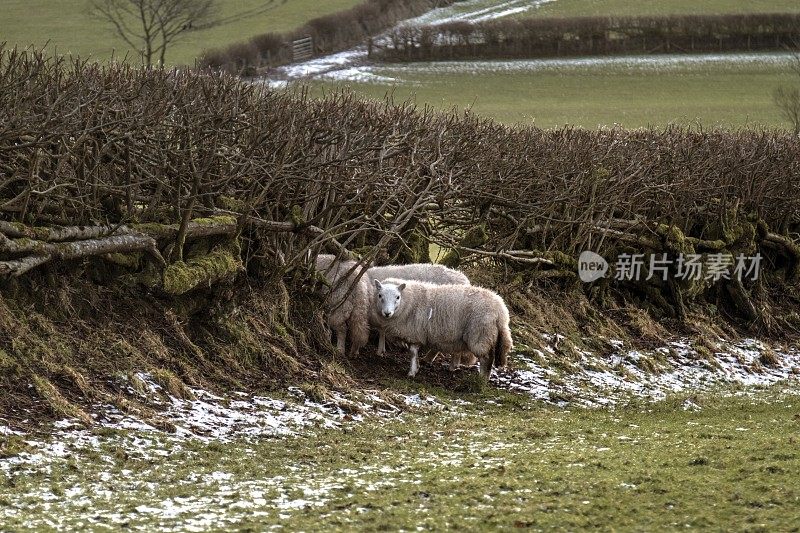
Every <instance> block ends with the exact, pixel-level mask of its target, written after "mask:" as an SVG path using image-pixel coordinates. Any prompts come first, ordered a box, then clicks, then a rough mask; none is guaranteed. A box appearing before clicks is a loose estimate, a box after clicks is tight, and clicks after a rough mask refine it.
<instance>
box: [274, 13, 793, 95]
mask: <svg viewBox="0 0 800 533" xmlns="http://www.w3.org/2000/svg"><path fill="white" fill-rule="evenodd" d="M554 1H557V0H467V1H465V2H457V3H455V4H452V5H450V6H448V7H443V8H439V9H434V10H432V11H430V12H428V13H425V14H424V15H421V16H419V17H416V18H413V19H409V20H405V21H403V22H401V23H400V24H398V26H424V25H436V24H443V23H447V22H455V21H464V22H480V21H484V20H490V19H496V18H502V17H508V16H511V15H516V14H519V13H523V12H526V11H530V10H534V9H537V8H539V7H540V6H542V5H544V4H547V3H550V2H554ZM375 43H376V44H377V45H385V44H387V43H388V41H387V40H386V37H385V36H376V38H375ZM792 62H793V55H792V54H790V53H731V54H713V53H712V54H659V55H632V56H594V57H576V58H555V59H531V60H487V61H437V62H420V63H402V64H376V63H371V62H370V61H369V59H368V56H367V47H366V46H357V47H354V48H352V49H350V50H345V51H342V52H337V53H335V54H331V55H328V56H324V57H318V58H314V59H310V60H308V61H304V62H300V63H295V64H292V65H287V66H284V67H279V68H277V69H274V71H273V72H272V73H271V74H270V75H269V76H268V77H267V78H265V79H264V80H263V82H264V83H267V84H268V85H270V86H272V87H276V88H279V87H284V86H285V85H286V84H287V83H288V82H290V81H295V80H310V79H327V80H334V81H340V82H354V83H373V84H380V85H397V84H412V85H414V84H418V82H416V81H414V80H412V79H408V78H410V77H413V76H416V75H436V74H453V73H471V74H489V73H496V72H531V73H535V72H553V71H556V72H564V71H577V70H582V71H584V70H586V71H591V69H598V70H599V69H608V68H609V67H611V68H619V69H626V70H631V71H634V72H642V71H644V72H664V71H668V72H669V71H677V70H685V69H694V68H707V67H719V66H723V67H724V66H730V67H731V68H735V67H765V68H774V67H778V66H781V67H782V66H789V65H791V64H792Z"/></svg>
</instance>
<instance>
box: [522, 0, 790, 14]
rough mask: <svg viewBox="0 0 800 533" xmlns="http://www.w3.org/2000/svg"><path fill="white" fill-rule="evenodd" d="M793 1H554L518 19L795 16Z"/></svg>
mask: <svg viewBox="0 0 800 533" xmlns="http://www.w3.org/2000/svg"><path fill="white" fill-rule="evenodd" d="M798 11H800V2H797V1H795V0H747V1H743V0H705V1H702V0H701V1H697V0H554V1H553V2H548V3H546V4H543V5H542V6H540V7H539V8H537V9H532V10H530V11H526V12H525V13H524V14H523V15H521V16H534V17H584V16H603V15H611V16H647V15H718V14H729V13H736V14H739V13H796V12H798Z"/></svg>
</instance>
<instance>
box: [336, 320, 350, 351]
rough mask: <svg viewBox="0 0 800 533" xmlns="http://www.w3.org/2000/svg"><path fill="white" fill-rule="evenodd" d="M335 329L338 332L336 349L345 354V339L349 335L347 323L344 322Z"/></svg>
mask: <svg viewBox="0 0 800 533" xmlns="http://www.w3.org/2000/svg"><path fill="white" fill-rule="evenodd" d="M334 331H335V332H336V350H338V352H339V353H340V354H344V341H345V338H346V337H347V325H346V324H342V325H341V326H336V328H334Z"/></svg>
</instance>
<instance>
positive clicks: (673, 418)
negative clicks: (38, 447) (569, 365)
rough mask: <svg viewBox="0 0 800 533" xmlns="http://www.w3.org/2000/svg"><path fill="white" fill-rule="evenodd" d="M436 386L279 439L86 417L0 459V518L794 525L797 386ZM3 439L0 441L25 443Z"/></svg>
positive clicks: (221, 525)
mask: <svg viewBox="0 0 800 533" xmlns="http://www.w3.org/2000/svg"><path fill="white" fill-rule="evenodd" d="M409 386H411V387H413V385H409ZM444 395H445V396H447V393H444ZM464 400H466V401H468V402H470V403H469V404H466V405H465V403H464ZM445 401H448V402H452V403H450V404H449V407H447V408H445V409H444V410H439V411H435V412H430V411H428V412H422V413H420V412H410V413H406V414H405V415H403V417H402V418H398V419H390V420H384V421H375V420H373V421H368V422H365V423H361V424H356V425H351V426H350V427H349V428H348V429H345V430H318V431H317V432H315V434H312V435H308V436H303V437H297V438H286V439H283V440H254V441H245V440H235V441H231V442H226V443H220V442H217V441H212V442H208V443H204V442H201V441H196V440H194V441H182V443H180V444H176V443H175V441H170V440H166V437H159V436H157V435H156V436H154V435H152V434H150V435H147V434H137V433H136V432H133V431H130V432H123V431H110V430H104V431H103V430H98V431H95V434H94V435H92V436H87V437H86V438H85V442H95V444H94V445H88V446H87V445H83V446H80V447H75V446H72V445H66V446H65V447H64V448H63V449H62V453H63V456H62V457H61V458H56V459H55V460H54V461H52V462H46V461H45V462H39V463H34V464H32V465H31V464H28V465H26V466H23V465H18V466H17V467H15V468H14V469H12V470H11V471H7V472H6V473H5V474H3V471H2V470H0V517H3V522H4V525H5V526H6V527H8V528H10V529H11V530H16V529H17V528H21V527H23V526H24V527H27V528H33V529H41V528H56V529H63V528H65V527H66V528H69V529H81V528H86V527H90V528H99V527H114V528H116V527H128V528H132V529H144V530H155V529H160V528H169V530H172V528H175V527H178V528H179V529H180V530H202V529H205V530H209V529H213V530H223V529H228V530H230V529H237V530H246V531H252V530H259V531H261V530H267V529H268V528H271V527H272V528H275V527H281V526H282V527H283V528H284V529H285V530H289V531H298V530H303V531H319V530H327V531H332V530H336V531H338V530H341V531H345V530H348V531H352V530H354V529H359V530H369V531H381V530H386V531H397V530H401V529H402V530H406V531H409V530H410V531H415V530H417V531H419V530H443V529H454V530H476V529H482V530H487V529H492V530H496V529H504V530H505V529H514V528H521V529H531V530H552V529H559V530H568V531H574V530H583V529H587V528H590V529H597V528H599V529H602V530H617V531H619V530H623V531H627V530H638V531H665V530H668V531H671V530H679V529H681V530H683V529H686V528H703V529H709V530H720V531H724V530H729V531H730V530H738V531H743V530H752V531H797V527H798V523H800V477H799V476H797V471H798V469H800V452H798V448H797V446H798V443H800V419H799V418H798V415H797V413H798V406H797V403H798V401H800V398H798V397H797V396H792V395H788V396H786V395H782V394H780V393H779V392H778V391H777V390H769V391H762V392H760V393H758V392H757V393H756V395H755V396H752V397H736V396H721V395H716V396H710V397H694V398H692V403H691V405H698V404H699V405H700V406H701V409H700V410H699V411H694V410H686V409H685V408H684V406H685V405H686V404H684V403H683V401H682V399H675V400H674V401H667V402H664V403H660V404H649V403H647V404H641V405H639V406H636V407H627V408H621V409H618V410H614V411H609V410H605V409H597V410H584V409H570V410H559V409H557V408H553V407H546V406H543V405H542V404H537V403H535V402H533V401H531V400H528V399H526V398H525V397H523V396H519V395H512V394H508V393H498V392H497V391H494V393H492V392H487V393H486V395H485V396H480V395H474V394H473V395H465V396H462V397H460V398H457V399H456V398H454V397H452V396H450V400H445ZM0 439H3V437H2V436H0ZM11 439H12V440H13V442H11V443H10V444H8V445H7V446H6V447H5V450H6V456H8V455H9V453H10V454H12V455H13V453H15V451H14V450H15V449H16V450H19V449H24V447H25V446H26V445H25V443H24V442H23V441H22V439H20V438H19V437H13V438H11ZM14 446H16V448H14ZM2 449H3V447H2V446H0V450H2ZM56 509H57V510H58V511H57V512H53V511H54V510H56ZM198 528H199V529H198Z"/></svg>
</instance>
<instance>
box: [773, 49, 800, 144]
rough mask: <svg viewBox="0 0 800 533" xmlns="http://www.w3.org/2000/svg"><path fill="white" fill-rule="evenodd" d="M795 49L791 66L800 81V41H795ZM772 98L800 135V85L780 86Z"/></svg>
mask: <svg viewBox="0 0 800 533" xmlns="http://www.w3.org/2000/svg"><path fill="white" fill-rule="evenodd" d="M792 49H793V50H794V57H793V58H792V61H791V64H790V68H791V69H792V71H794V73H795V74H797V76H798V81H800V43H798V42H795V43H794V46H792V47H791V48H790V50H792ZM772 100H773V101H774V102H775V105H776V106H778V109H779V110H780V112H781V115H783V116H784V118H786V120H788V121H789V123H790V124H791V125H792V129H793V131H794V134H795V135H800V86H794V87H778V88H777V89H775V90H774V91H773V93H772Z"/></svg>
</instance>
